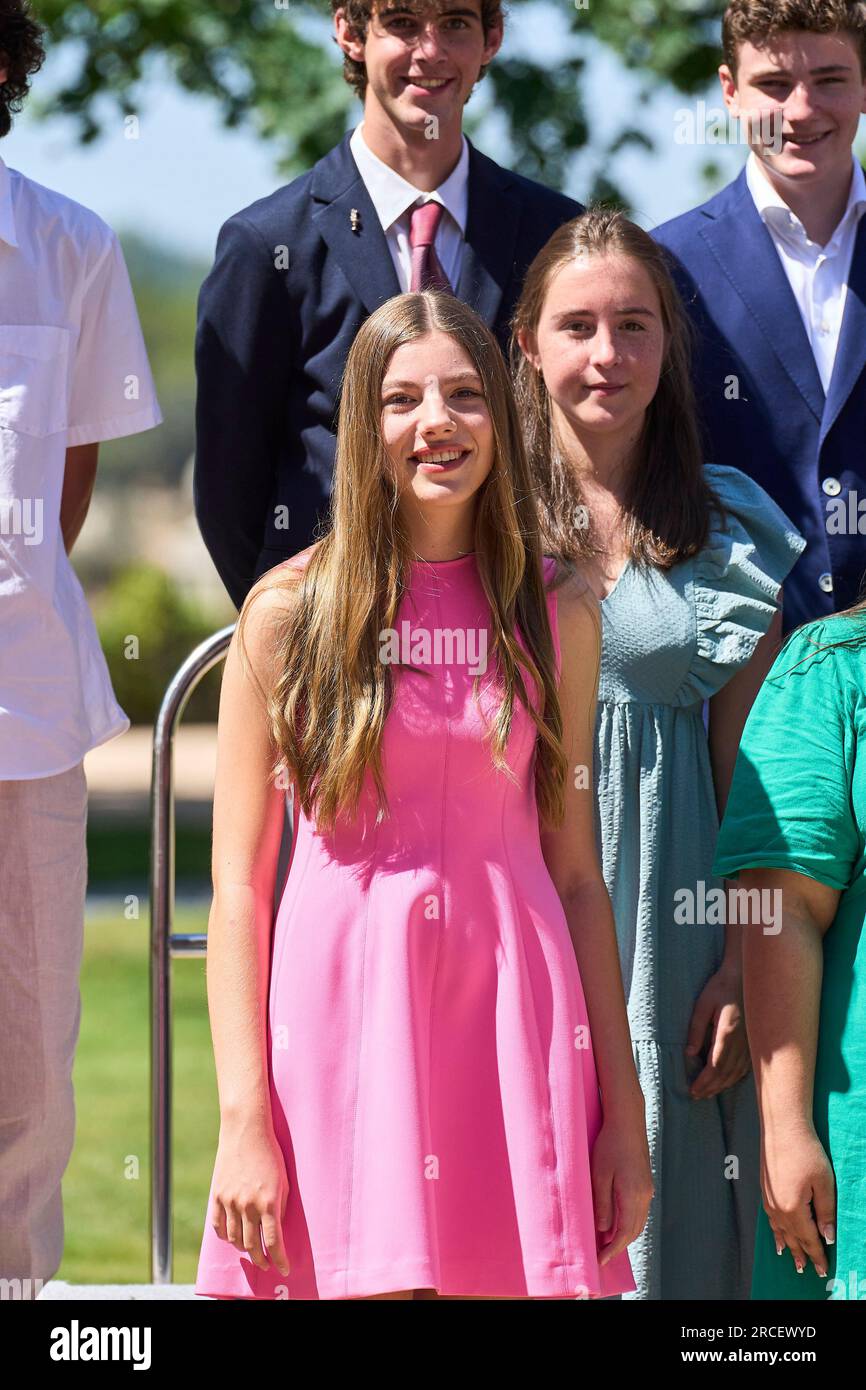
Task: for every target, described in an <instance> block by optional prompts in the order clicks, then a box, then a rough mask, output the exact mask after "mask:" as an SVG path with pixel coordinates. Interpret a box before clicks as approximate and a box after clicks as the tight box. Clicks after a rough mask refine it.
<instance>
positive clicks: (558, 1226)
mask: <svg viewBox="0 0 866 1390" xmlns="http://www.w3.org/2000/svg"><path fill="white" fill-rule="evenodd" d="M544 565H545V576H546V581H547V582H549V580H550V577H551V576H552V572H553V562H552V561H550V560H545V561H544ZM548 608H549V612H550V618H551V624H552V627H553V633H554V644H555V650H556V659H557V664H559V661H560V650H559V637H558V632H557V622H556V595H555V594H552V593H548ZM489 622H490V609H489V605H488V603H487V599H486V596H485V593H484V589H483V587H482V584H481V580H480V578H479V575H478V571H477V567H476V561H475V555H474V553H473V554H469V555H466V556H462V557H460V558H458V559H456V560H446V561H440V562H426V561H422V562H417V563H415V564H414V565H413V566H412V578H411V583H410V585H409V587H408V590H407V592H406V594H405V595H404V597H403V600H402V603H401V607H400V611H399V615H398V620H397V624H396V629H395V631H396V634H397V637H398V639H399V641H400V643H401V644H402V646H401V650H400V652H399V655H398V658H397V659H400V660H411V662H412V664H413V668H414V669H412V670H408V671H407V670H401V671H395V672H393V673H392V674H393V675H394V677H395V682H394V699H393V703H392V706H391V710H390V713H389V716H388V719H387V722H386V728H385V734H384V739H383V752H382V767H383V779H384V782H385V786H386V789H387V793H388V797H389V801H390V810H391V815H390V818H388V817H386V818H385V819H384V820H382V821H381V823H380V824H379V825H378V826H377V825H376V824H375V797H374V789H373V785H372V779H371V778H370V774H369V773H368V774H367V783H366V784H365V788H364V793H363V795H362V799H361V803H360V806H359V812H358V815H357V817H356V818H355V819H354V820H353V821H352V822H351V824H349V823H348V822H347V820H343V821H342V823H339V822H338V828H337V831H336V833H334V834H329V835H323V834H320V833H319V832H318V831H317V829H316V827H315V824H314V823H313V822H311V821H310V820H308V819H307V818H306V817H305V816H304V815H303V814H302V813H301V811H300V807H299V806H298V805H297V802H296V806H295V809H296V824H295V836H294V843H293V846H292V858H291V862H290V868H289V874H288V878H287V881H286V886H285V890H284V893H283V897H282V901H281V903H280V908H279V911H278V914H277V918H276V923H275V929H274V939H273V958H272V968H271V981H270V994H269V1012H268V1020H269V1029H268V1050H269V1059H270V1086H271V1101H272V1109H273V1120H274V1127H275V1131H276V1136H277V1140H278V1142H279V1144H280V1147H281V1148H282V1150H283V1153H284V1155H285V1159H286V1168H287V1173H288V1178H289V1183H290V1192H289V1198H288V1203H287V1206H286V1212H285V1217H284V1223H283V1224H284V1235H285V1245H286V1251H287V1254H288V1258H289V1263H290V1266H291V1271H290V1274H289V1275H288V1276H287V1277H286V1276H284V1275H282V1274H280V1272H279V1271H278V1270H277V1269H276V1268H273V1267H272V1268H270V1269H269V1270H268V1272H267V1273H265V1272H263V1271H261V1270H259V1269H257V1268H256V1266H255V1265H254V1264H253V1263H252V1261H251V1260H250V1259H249V1257H248V1256H247V1255H246V1253H245V1252H242V1251H238V1250H236V1249H235V1248H234V1247H233V1246H231V1245H229V1244H228V1242H227V1241H222V1240H220V1239H219V1238H218V1237H217V1235H216V1233H215V1232H214V1231H213V1230H212V1228H211V1226H210V1224H209V1221H207V1220H206V1224H205V1231H204V1238H203V1241H202V1247H201V1254H200V1259H199V1266H198V1275H197V1280H196V1285H195V1289H196V1292H197V1293H198V1294H204V1295H212V1296H214V1295H235V1296H240V1297H245V1298H269V1299H270V1298H299V1299H317V1298H324V1299H340V1298H352V1297H354V1298H358V1297H363V1296H365V1295H368V1294H375V1293H385V1292H390V1291H394V1290H398V1289H415V1288H434V1289H437V1290H438V1291H439V1292H440V1293H445V1294H475V1295H483V1294H488V1295H491V1294H492V1295H500V1296H511V1297H520V1296H523V1297H525V1296H527V1295H528V1296H531V1297H534V1298H571V1299H574V1298H582V1297H583V1298H585V1297H591V1296H601V1295H610V1294H616V1293H620V1292H624V1291H627V1290H633V1289H634V1287H635V1285H634V1280H633V1278H632V1274H631V1266H630V1264H629V1261H628V1256H627V1254H626V1253H625V1252H624V1253H623V1254H622V1255H620V1256H618V1257H617V1258H616V1259H615V1260H614V1261H611V1263H610V1265H608V1266H606V1267H605V1268H604V1269H601V1270H600V1269H599V1266H598V1261H597V1255H596V1249H597V1246H596V1233H595V1225H594V1219H593V1205H592V1190H591V1184H590V1166H589V1160H590V1153H591V1150H592V1146H593V1143H594V1141H595V1137H596V1135H597V1133H598V1130H599V1128H600V1125H601V1106H600V1100H599V1094H598V1083H597V1076H596V1069H595V1062H594V1058H593V1052H592V1046H591V1043H590V1042H589V1029H588V1024H587V1013H586V1004H585V1001H584V995H583V989H582V987H581V981H580V975H579V972H578V967H577V962H576V959H575V955H574V948H573V945H572V942H571V938H570V935H569V931H568V926H567V923H566V918H565V914H564V910H563V907H562V903H561V901H560V898H559V895H558V894H557V892H556V889H555V887H554V884H553V881H552V879H551V877H550V874H549V871H548V869H547V866H546V864H545V861H544V859H543V857H542V852H541V843H540V838H539V825H538V810H537V805H536V799H535V789H534V778H533V768H534V747H535V729H534V726H533V724H532V721H531V719H530V717H529V715H528V713H527V711H526V710H525V708H524V707H523V704H522V703H521V701H520V700H519V698H518V699H516V700H515V707H514V717H513V722H512V729H511V737H510V742H509V746H508V761H509V764H510V766H511V768H512V769H513V771H514V774H515V777H516V782H512V781H510V780H508V778H507V776H506V774H505V773H499V772H497V771H496V770H495V769H494V766H493V762H492V758H491V754H490V745H489V742H482V736H483V734H484V732H485V723H484V717H486V718H487V719H492V717H493V716H494V715H495V713H496V710H497V708H498V705H499V700H500V695H499V692H498V690H497V688H496V686H495V684H494V678H495V669H494V663H493V661H492V659H491V660H490V661H489V664H485V656H484V654H485V653H486V652H490V650H491V634H490V626H489ZM404 624H406V626H404ZM449 634H450V635H451V639H453V642H454V644H453V646H451V648H450V650H449ZM463 638H468V640H467V641H466V643H465V650H464V649H462V647H461V645H460V644H461V642H462V639H463ZM407 639H410V640H411V642H413V643H415V644H416V645H415V646H414V647H411V646H407V645H406V643H407ZM425 640H426V641H427V643H428V644H429V649H427V650H425V649H424V647H423V645H418V644H423V643H424V641H425ZM485 641H486V647H485V645H484V643H485ZM479 670H482V671H483V672H484V674H483V675H482V678H481V685H482V692H481V699H480V701H479V702H476V701H474V700H473V694H472V687H473V682H474V680H475V674H476V672H478V671H479ZM425 671H426V672H429V673H430V674H424V672H425ZM527 688H528V690H529V692H530V694H531V697H532V698H536V697H535V694H534V687H533V686H532V683H531V682H529V681H528V679H527ZM482 716H484V717H482ZM209 1209H210V1204H208V1211H209Z"/></svg>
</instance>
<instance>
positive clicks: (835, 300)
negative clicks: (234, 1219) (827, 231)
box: [746, 153, 866, 394]
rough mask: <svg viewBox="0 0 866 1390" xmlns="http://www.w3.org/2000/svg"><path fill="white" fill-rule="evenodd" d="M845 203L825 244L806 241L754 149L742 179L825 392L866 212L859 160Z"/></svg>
mask: <svg viewBox="0 0 866 1390" xmlns="http://www.w3.org/2000/svg"><path fill="white" fill-rule="evenodd" d="M853 166H854V172H853V178H852V179H851V192H850V194H849V197H848V205H847V207H846V209H845V211H844V213H843V214H842V218H841V220H840V222H839V225H838V226H837V228H836V230H835V232H834V233H833V235H832V237H831V238H830V240H829V241H828V242H827V245H826V246H820V245H819V244H818V243H817V242H815V241H810V240H809V237H808V236H807V235H806V229H805V227H804V226H803V224H802V222H801V221H800V219H799V217H797V215H796V213H793V212H792V211H791V209H790V208H789V207H788V204H787V203H786V202H784V200H783V199H782V198H781V197H780V196H779V194H778V193H777V192H776V190H775V188H774V187H773V185H772V184H771V183H770V180H769V179H768V178H766V176H765V175H764V174H763V173H762V171H761V169H760V168H759V167H758V160H757V156H756V155H755V154H754V153H752V154H750V155H749V158H748V160H747V161H746V182H747V184H748V186H749V192H750V193H751V195H752V198H753V200H754V203H755V207H756V208H757V209H758V212H759V213H760V214H761V218H762V220H763V222H764V225H765V226H766V228H767V231H768V232H769V233H770V236H771V237H772V239H773V245H774V246H775V248H776V250H777V252H778V253H779V258H780V260H781V262H782V266H783V268H784V271H785V274H786V275H787V277H788V283H789V284H790V286H791V289H792V291H793V293H794V298H795V299H796V301H797V307H798V308H799V310H800V314H801V316H802V319H803V323H804V324H805V327H806V333H807V334H808V337H809V342H810V343H811V345H812V352H813V354H814V357H815V365H816V366H817V368H818V375H819V376H820V378H821V382H822V384H823V386H824V392H825V394H826V392H827V390H828V388H829V386H830V379H831V377H832V375H833V363H834V362H835V360H836V350H837V348H838V346H839V334H840V332H841V331H842V316H843V314H844V312H845V300H846V298H847V295H848V276H849V273H850V270H851V257H852V255H853V254H854V242H855V239H856V236H857V227H858V224H859V222H860V218H861V217H862V216H863V213H864V211H866V179H864V177H863V170H862V168H861V167H860V164H859V161H858V160H856V159H854V160H853Z"/></svg>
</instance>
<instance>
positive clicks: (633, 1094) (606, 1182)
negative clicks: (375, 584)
mask: <svg viewBox="0 0 866 1390" xmlns="http://www.w3.org/2000/svg"><path fill="white" fill-rule="evenodd" d="M558 595H559V596H558V610H559V638H560V647H561V651H562V672H561V679H560V686H559V698H560V704H561V708H562V726H563V747H564V749H565V754H566V759H567V774H566V783H565V817H564V820H563V823H562V825H561V826H560V827H559V828H558V829H553V828H551V827H549V826H544V825H542V827H541V831H540V834H541V847H542V852H543V854H544V859H545V863H546V864H547V867H548V870H549V872H550V876H551V878H552V879H553V882H554V884H555V886H556V889H557V892H558V893H559V896H560V899H561V901H562V906H563V910H564V912H565V917H566V920H567V922H568V930H569V934H570V936H571V940H572V944H573V947H574V954H575V957H576V959H577V965H578V970H579V973H580V979H581V983H582V985H583V990H584V996H585V998H586V1010H587V1016H588V1019H589V1028H590V1036H591V1039H592V1047H593V1052H594V1055H595V1063H596V1071H597V1074H598V1081H599V1087H600V1090H601V1097H602V1111H603V1116H604V1120H603V1124H602V1129H601V1132H600V1133H599V1135H598V1137H597V1138H596V1141H595V1144H594V1146H593V1150H592V1159H591V1170H592V1188H593V1206H594V1210H595V1219H596V1227H597V1230H598V1232H599V1233H600V1235H601V1233H606V1235H605V1237H604V1238H603V1239H601V1240H600V1242H599V1264H600V1265H605V1264H608V1263H609V1262H610V1260H611V1259H613V1258H614V1257H615V1256H616V1255H617V1254H619V1253H620V1252H621V1251H622V1250H624V1249H625V1248H626V1246H627V1245H629V1244H630V1243H631V1242H632V1241H633V1240H635V1239H636V1238H637V1236H638V1235H639V1234H640V1232H641V1231H642V1230H643V1227H644V1225H645V1224H646V1219H647V1215H648V1212H649V1205H650V1202H651V1200H652V1195H653V1183H652V1172H651V1169H650V1159H649V1147H648V1144H647V1137H646V1114H645V1105H644V1099H643V1094H642V1092H641V1088H640V1083H639V1081H638V1079H637V1072H636V1070H635V1065H634V1057H633V1053H632V1046H631V1036H630V1032H629V1026H628V1014H627V1011H626V1004H625V994H624V991H623V985H622V974H621V971H620V964H619V949H618V947H617V940H616V924H615V922H614V916H613V908H612V907H611V903H610V898H609V896H608V892H607V886H606V884H605V881H604V876H603V874H602V871H601V865H600V864H599V860H598V851H597V848H596V838H595V781H594V778H593V775H592V772H593V758H594V753H595V709H596V701H597V698H598V678H599V670H600V666H601V619H600V615H599V608H598V601H597V600H596V599H595V597H594V595H593V594H592V593H591V592H589V591H586V592H584V593H581V592H580V590H579V588H578V585H577V583H576V582H575V581H574V580H572V581H571V582H570V583H568V584H564V585H563V586H562V588H560V589H559V591H558Z"/></svg>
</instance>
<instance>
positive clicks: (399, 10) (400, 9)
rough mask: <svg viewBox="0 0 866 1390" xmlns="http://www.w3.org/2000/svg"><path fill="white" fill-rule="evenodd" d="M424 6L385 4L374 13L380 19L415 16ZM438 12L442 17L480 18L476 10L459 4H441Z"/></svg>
mask: <svg viewBox="0 0 866 1390" xmlns="http://www.w3.org/2000/svg"><path fill="white" fill-rule="evenodd" d="M425 8H426V6H424V5H417V6H416V5H386V6H383V7H382V8H381V9H378V10H377V11H376V13H377V14H378V15H379V17H380V19H393V17H394V16H395V15H412V16H413V17H415V18H417V16H418V13H419V11H420V10H422V9H425ZM438 14H439V17H440V18H442V19H450V18H451V17H452V16H453V15H462V16H463V18H464V19H480V18H481V15H480V12H479V11H478V10H468V9H466V8H465V7H464V6H460V5H455V6H451V7H449V8H445V7H444V6H442V7H441V8H440V9H439V10H438Z"/></svg>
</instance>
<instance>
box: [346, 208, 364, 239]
mask: <svg viewBox="0 0 866 1390" xmlns="http://www.w3.org/2000/svg"><path fill="white" fill-rule="evenodd" d="M349 223H350V225H351V228H352V231H353V232H354V233H355V235H356V236H357V234H358V232H360V230H361V214H360V213H359V211H358V209H357V208H352V211H351V212H350V213H349Z"/></svg>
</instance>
